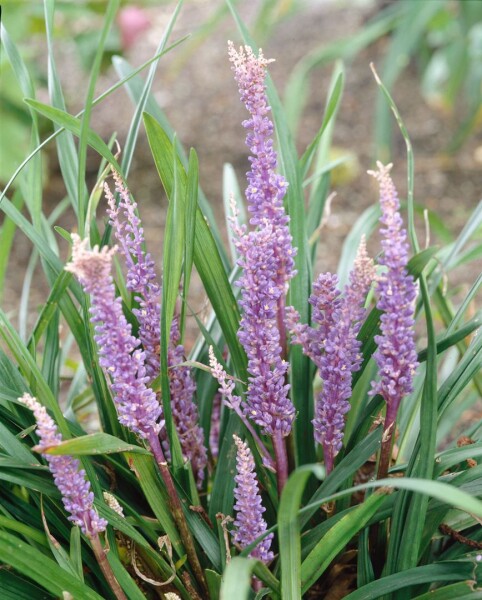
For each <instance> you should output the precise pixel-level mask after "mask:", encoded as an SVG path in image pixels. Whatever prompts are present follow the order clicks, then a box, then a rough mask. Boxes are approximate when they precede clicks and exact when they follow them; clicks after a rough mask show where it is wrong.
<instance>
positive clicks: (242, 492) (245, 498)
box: [233, 435, 274, 563]
mask: <svg viewBox="0 0 482 600" xmlns="http://www.w3.org/2000/svg"><path fill="white" fill-rule="evenodd" d="M233 438H234V441H235V443H236V447H237V455H236V471H237V475H236V476H235V478H234V480H235V482H236V487H235V489H234V497H235V498H236V503H235V504H234V510H235V511H236V519H235V521H234V527H235V531H234V541H235V542H236V543H237V544H239V545H240V546H241V548H246V546H249V545H250V544H251V543H252V542H254V541H255V540H256V538H258V537H259V536H260V535H262V534H263V533H264V532H265V531H266V529H267V525H266V521H265V520H264V519H263V516H262V515H263V513H264V511H265V510H266V509H265V508H264V507H263V505H262V504H261V496H260V493H259V487H258V482H257V480H256V473H255V465H254V458H253V455H252V453H251V450H250V449H249V447H248V445H247V444H246V443H245V442H242V441H241V440H240V438H239V437H238V436H236V435H234V436H233ZM273 537H274V536H273V534H272V533H270V534H268V535H267V536H266V537H265V538H264V539H263V540H262V541H261V542H260V543H259V544H258V545H257V546H256V547H255V548H254V550H252V551H251V552H250V553H249V556H250V557H253V558H257V559H259V560H261V561H262V562H264V563H269V562H270V561H271V560H273V552H271V551H270V547H271V542H272V540H273Z"/></svg>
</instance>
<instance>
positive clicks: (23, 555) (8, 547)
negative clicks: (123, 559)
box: [0, 531, 102, 600]
mask: <svg viewBox="0 0 482 600" xmlns="http://www.w3.org/2000/svg"><path fill="white" fill-rule="evenodd" d="M0 562H3V563H4V564H7V565H10V566H11V567H13V568H14V569H16V570H17V571H19V572H20V573H22V574H23V575H26V576H27V577H29V578H31V579H33V580H34V581H36V582H37V583H38V584H39V585H41V586H42V587H44V588H45V589H46V590H48V591H49V592H51V593H52V594H55V595H56V596H60V597H62V595H63V592H69V593H70V594H71V595H72V596H73V597H74V598H82V599H85V600H102V596H99V595H98V594H97V593H96V592H94V590H92V589H91V588H89V587H87V586H86V585H84V584H83V583H82V582H80V581H78V580H76V579H74V578H73V577H72V575H71V574H69V573H67V572H66V571H64V570H63V569H61V568H60V567H59V566H58V565H57V564H56V563H55V562H54V561H53V560H52V559H50V558H49V557H48V556H45V554H43V553H42V552H39V551H38V550H36V549H35V548H33V547H32V546H29V545H28V544H26V543H25V542H22V540H20V539H19V538H17V537H15V536H13V535H11V534H9V533H6V532H5V531H0Z"/></svg>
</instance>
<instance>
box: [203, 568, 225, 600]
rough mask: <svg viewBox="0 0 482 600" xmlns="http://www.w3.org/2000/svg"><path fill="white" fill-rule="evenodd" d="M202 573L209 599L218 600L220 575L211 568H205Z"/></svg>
mask: <svg viewBox="0 0 482 600" xmlns="http://www.w3.org/2000/svg"><path fill="white" fill-rule="evenodd" d="M204 574H205V576H206V582H207V584H208V589H209V600H219V599H220V592H221V582H222V578H221V575H219V573H216V571H212V570H211V569H206V570H205V571H204Z"/></svg>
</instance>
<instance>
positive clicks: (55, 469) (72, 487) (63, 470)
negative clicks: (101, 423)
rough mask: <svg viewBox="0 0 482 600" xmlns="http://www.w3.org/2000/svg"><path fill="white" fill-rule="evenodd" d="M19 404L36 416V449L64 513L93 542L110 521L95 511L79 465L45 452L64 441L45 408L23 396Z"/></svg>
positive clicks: (72, 460) (86, 481) (65, 456)
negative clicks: (44, 462) (37, 441)
mask: <svg viewBox="0 0 482 600" xmlns="http://www.w3.org/2000/svg"><path fill="white" fill-rule="evenodd" d="M18 400H19V402H21V403H22V404H24V405H25V406H27V408H29V409H30V410H31V411H32V412H33V414H34V416H35V420H36V421H37V434H38V436H39V438H40V444H39V445H38V446H37V448H38V450H39V451H40V452H41V454H42V456H43V457H44V458H45V459H46V460H47V462H48V463H49V469H50V472H51V473H52V475H53V476H54V482H55V485H56V486H57V488H58V489H59V491H60V493H61V494H62V502H63V504H64V507H65V510H66V511H67V512H68V513H70V517H69V521H72V522H73V523H74V524H75V525H78V526H79V527H80V529H81V531H82V533H83V534H84V535H86V536H88V537H90V538H92V537H95V536H96V535H97V534H98V533H100V532H102V531H105V528H106V527H107V521H106V520H105V519H102V518H101V517H99V515H98V514H97V512H96V511H95V510H94V494H93V493H92V492H91V491H90V483H89V481H88V480H87V479H86V478H85V471H84V470H83V469H81V468H80V462H79V461H78V460H77V459H75V458H72V456H68V455H64V456H54V455H51V454H46V453H44V452H42V450H46V449H47V448H51V447H52V446H58V444H60V442H61V441H62V436H61V435H60V433H59V432H58V430H57V426H56V424H55V422H54V420H53V419H52V418H51V417H50V416H49V415H48V414H47V411H46V410H45V406H42V405H41V404H40V403H39V402H38V401H37V400H36V399H35V398H33V397H32V396H30V395H29V394H24V395H23V396H22V397H21V398H19V399H18Z"/></svg>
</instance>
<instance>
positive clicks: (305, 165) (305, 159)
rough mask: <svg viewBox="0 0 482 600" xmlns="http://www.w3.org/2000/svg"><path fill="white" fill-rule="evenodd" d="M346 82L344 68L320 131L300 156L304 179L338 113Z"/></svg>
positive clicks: (332, 93) (328, 104)
mask: <svg viewBox="0 0 482 600" xmlns="http://www.w3.org/2000/svg"><path fill="white" fill-rule="evenodd" d="M344 84H345V72H344V71H343V70H342V71H341V72H340V73H339V74H338V76H337V78H336V81H335V83H334V85H333V87H332V89H331V93H330V97H329V98H328V102H327V104H326V110H325V114H324V115H323V123H322V125H321V127H320V129H319V130H318V133H317V134H316V136H315V137H314V139H313V141H312V142H311V143H310V145H309V146H308V148H307V149H306V150H305V152H304V153H303V156H302V157H301V158H300V171H301V176H302V177H303V179H304V178H305V177H306V174H307V172H308V169H309V168H310V164H311V160H312V158H313V155H314V153H315V152H316V149H317V147H318V144H319V143H320V140H321V138H322V136H323V133H324V132H325V129H326V128H327V126H328V125H329V123H330V121H331V120H332V118H333V117H334V116H335V115H336V113H337V111H338V106H339V105H340V101H341V96H342V94H343V86H344Z"/></svg>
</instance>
